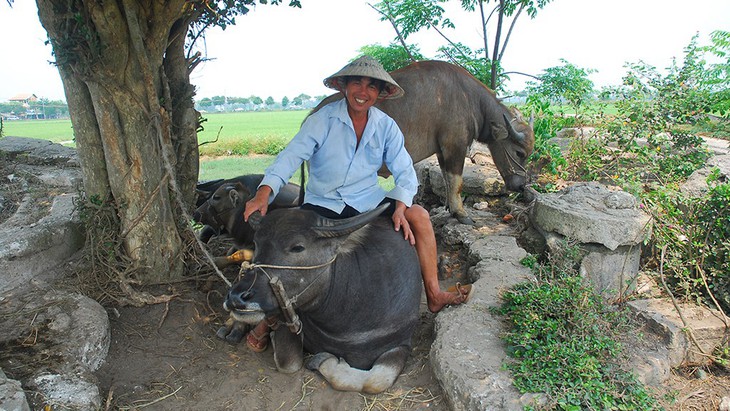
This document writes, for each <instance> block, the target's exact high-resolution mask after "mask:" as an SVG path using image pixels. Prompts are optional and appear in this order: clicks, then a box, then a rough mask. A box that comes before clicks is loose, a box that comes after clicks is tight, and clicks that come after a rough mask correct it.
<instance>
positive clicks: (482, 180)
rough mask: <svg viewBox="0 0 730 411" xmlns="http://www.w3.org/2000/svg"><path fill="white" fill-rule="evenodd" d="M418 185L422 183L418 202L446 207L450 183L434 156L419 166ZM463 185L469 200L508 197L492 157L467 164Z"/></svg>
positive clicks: (417, 165) (418, 164)
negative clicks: (447, 184)
mask: <svg viewBox="0 0 730 411" xmlns="http://www.w3.org/2000/svg"><path fill="white" fill-rule="evenodd" d="M415 168H416V174H417V176H418V181H419V182H420V186H419V192H418V196H417V201H418V203H419V204H434V202H435V199H438V201H437V202H438V204H442V205H443V204H445V203H446V194H447V193H446V183H445V180H444V177H443V174H442V173H441V168H440V167H439V165H438V160H437V159H436V156H431V157H429V158H427V159H425V160H422V161H420V162H419V163H417V164H416V165H415ZM462 178H463V185H462V187H461V192H462V195H463V196H465V197H470V196H474V197H477V198H483V197H485V196H487V197H491V196H500V195H503V194H505V193H506V188H505V185H504V180H502V177H501V176H500V175H499V171H498V170H497V167H496V166H495V165H494V163H493V162H492V161H491V156H489V157H488V156H486V154H485V155H483V156H480V160H479V162H478V163H477V162H470V161H469V160H468V159H467V160H466V162H465V164H464V172H463V174H462ZM434 196H435V197H434Z"/></svg>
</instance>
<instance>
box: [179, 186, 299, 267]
mask: <svg viewBox="0 0 730 411" xmlns="http://www.w3.org/2000/svg"><path fill="white" fill-rule="evenodd" d="M263 178H264V176H263V174H247V175H243V176H239V177H234V178H231V179H226V180H214V181H209V182H204V183H199V184H198V185H197V192H198V200H197V202H196V206H197V209H196V210H195V212H194V213H193V220H195V222H197V223H200V224H203V229H201V231H200V234H199V236H200V239H201V240H202V241H203V242H208V240H209V239H210V238H211V237H212V236H214V235H227V236H229V237H231V238H233V242H234V248H233V249H243V248H251V247H252V246H253V229H252V228H251V226H250V225H249V224H248V223H246V222H245V221H243V210H244V208H245V207H246V201H248V200H249V199H250V198H251V197H253V196H254V195H255V194H256V189H257V187H258V185H259V184H260V183H261V180H262V179H263ZM299 199H300V187H299V186H298V185H296V184H292V183H289V184H287V185H285V186H284V187H282V189H281V190H280V192H279V194H277V196H276V197H275V198H274V201H273V202H272V203H271V206H270V207H271V209H272V210H275V209H277V208H289V207H297V206H299V205H300V201H299ZM233 249H232V250H231V251H233ZM229 254H230V252H229Z"/></svg>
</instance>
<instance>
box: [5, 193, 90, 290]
mask: <svg viewBox="0 0 730 411" xmlns="http://www.w3.org/2000/svg"><path fill="white" fill-rule="evenodd" d="M32 201H37V200H33V199H32V198H30V197H26V199H25V200H24V204H21V206H20V208H19V209H18V211H17V212H16V213H15V215H14V216H13V217H11V218H10V219H8V220H6V221H5V222H3V223H2V224H1V225H0V230H2V231H3V232H12V233H14V235H12V236H3V237H2V238H0V294H4V293H7V292H9V291H11V290H13V289H15V288H18V287H22V286H27V285H28V284H29V282H30V280H31V279H35V280H42V281H51V280H52V279H53V278H52V277H50V276H51V275H53V274H55V272H54V271H53V270H51V268H53V267H55V266H56V265H57V264H58V262H59V261H64V260H66V259H68V258H69V257H70V256H71V255H73V254H74V253H75V252H76V251H78V250H79V249H80V248H81V247H82V246H83V244H84V239H85V238H84V233H83V226H82V224H81V221H80V220H79V218H78V215H77V213H76V211H75V208H74V195H71V194H64V195H59V196H56V197H55V198H53V199H49V201H52V206H51V207H50V210H49V215H47V216H44V217H41V218H40V219H38V220H36V219H35V218H36V216H35V214H34V213H33V211H32V210H33V209H34V207H33V206H32V205H31V204H29V203H28V202H32ZM26 209H28V211H27V212H26V211H25V210H26Z"/></svg>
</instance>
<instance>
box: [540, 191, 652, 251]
mask: <svg viewBox="0 0 730 411" xmlns="http://www.w3.org/2000/svg"><path fill="white" fill-rule="evenodd" d="M650 220H651V218H650V217H649V215H647V214H646V213H644V212H643V211H641V210H640V209H639V207H638V204H637V202H636V199H635V198H634V197H633V196H632V195H631V194H629V193H626V192H624V191H618V190H611V189H609V188H608V187H606V186H604V185H602V184H599V183H594V182H590V183H578V184H575V185H573V186H571V187H568V188H566V189H564V190H562V191H560V192H557V193H549V194H541V195H539V196H538V197H537V199H536V201H535V206H534V207H533V209H532V216H531V221H532V223H533V224H534V225H535V226H537V227H538V228H539V229H541V230H542V231H544V232H548V233H551V232H552V233H558V234H560V235H562V236H565V237H569V238H572V239H574V240H577V241H578V242H579V243H584V244H590V243H595V244H601V245H603V246H605V247H606V248H608V249H609V250H616V248H618V247H619V246H622V245H626V246H633V245H638V244H640V243H642V242H643V240H644V239H645V238H646V237H647V236H648V235H649V234H650V232H651V231H650V226H649V222H650Z"/></svg>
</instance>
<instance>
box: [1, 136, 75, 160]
mask: <svg viewBox="0 0 730 411" xmlns="http://www.w3.org/2000/svg"><path fill="white" fill-rule="evenodd" d="M0 151H2V152H4V153H5V154H6V155H7V156H9V157H10V158H11V159H13V158H16V157H18V156H23V157H24V158H23V163H26V164H34V165H53V166H56V167H64V166H65V167H78V166H79V159H78V154H77V153H76V149H75V148H71V147H64V146H62V145H60V144H56V143H53V142H51V141H48V140H41V139H37V138H27V137H11V136H8V137H5V138H3V139H0Z"/></svg>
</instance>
